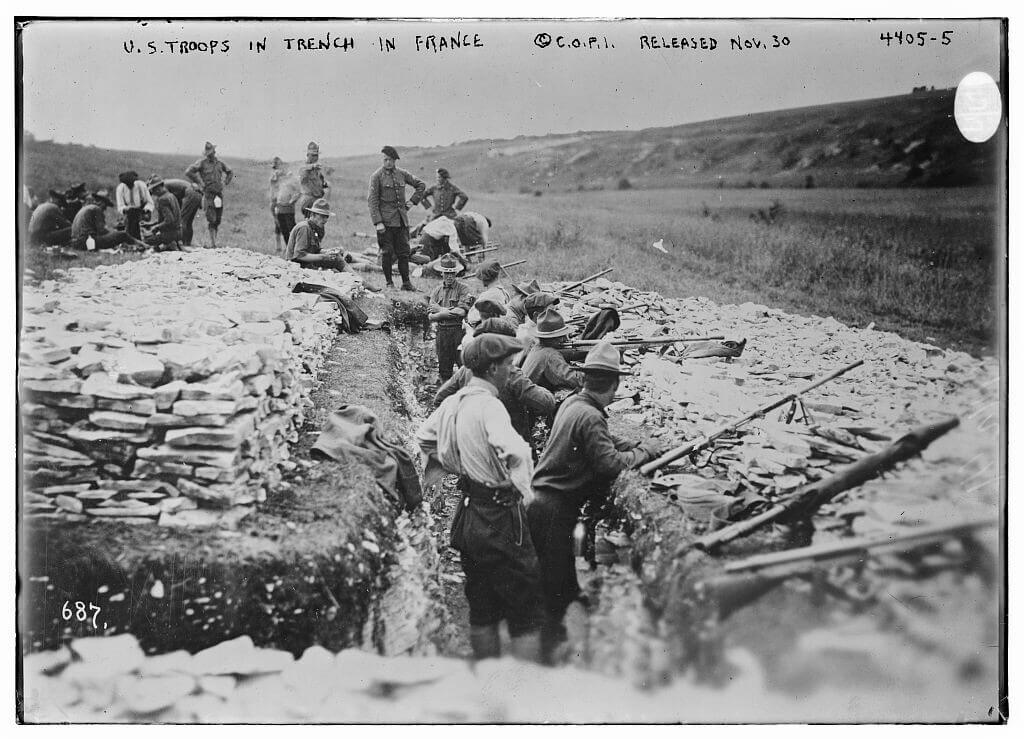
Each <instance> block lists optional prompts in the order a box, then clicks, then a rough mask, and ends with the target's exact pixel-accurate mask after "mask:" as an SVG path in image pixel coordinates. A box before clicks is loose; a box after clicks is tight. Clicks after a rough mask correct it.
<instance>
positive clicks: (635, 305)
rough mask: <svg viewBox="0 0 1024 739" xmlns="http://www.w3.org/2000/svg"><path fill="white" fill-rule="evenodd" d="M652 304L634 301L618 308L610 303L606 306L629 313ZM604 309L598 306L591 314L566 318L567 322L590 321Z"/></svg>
mask: <svg viewBox="0 0 1024 739" xmlns="http://www.w3.org/2000/svg"><path fill="white" fill-rule="evenodd" d="M650 305H651V304H650V303H633V304H632V305H626V306H623V307H622V308H616V307H615V306H614V305H609V306H606V307H608V308H611V309H612V310H615V311H618V312H619V313H629V312H630V311H635V310H636V309H637V308H649V307H650ZM602 310H604V309H603V308H598V309H597V310H596V311H594V312H593V313H591V314H589V315H585V316H573V317H572V318H568V319H566V321H565V322H566V323H584V322H586V321H589V320H590V319H591V318H593V317H594V316H596V315H597V314H598V313H599V312H600V311H602Z"/></svg>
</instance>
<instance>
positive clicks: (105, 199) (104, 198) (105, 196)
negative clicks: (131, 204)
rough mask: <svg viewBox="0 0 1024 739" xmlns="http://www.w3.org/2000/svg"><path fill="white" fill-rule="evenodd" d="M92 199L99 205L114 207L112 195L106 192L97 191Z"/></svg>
mask: <svg viewBox="0 0 1024 739" xmlns="http://www.w3.org/2000/svg"><path fill="white" fill-rule="evenodd" d="M92 199H93V200H94V201H95V202H97V203H103V205H105V206H107V207H108V208H113V207H114V201H113V200H111V199H110V194H109V193H108V192H107V191H106V190H97V191H96V192H94V193H93V194H92Z"/></svg>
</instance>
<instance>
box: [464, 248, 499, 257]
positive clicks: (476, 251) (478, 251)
mask: <svg viewBox="0 0 1024 739" xmlns="http://www.w3.org/2000/svg"><path fill="white" fill-rule="evenodd" d="M497 250H498V247H497V246H488V247H487V248H485V249H474V250H472V251H464V252H462V256H464V257H466V258H467V259H468V258H469V257H475V256H478V255H480V254H486V253H487V252H489V251H497Z"/></svg>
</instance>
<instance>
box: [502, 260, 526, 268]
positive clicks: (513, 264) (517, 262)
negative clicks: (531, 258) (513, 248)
mask: <svg viewBox="0 0 1024 739" xmlns="http://www.w3.org/2000/svg"><path fill="white" fill-rule="evenodd" d="M525 261H526V260H525V259H517V260H516V261H514V262H509V263H508V264H503V265H501V268H502V269H507V268H508V267H515V266H516V265H519V264H523V263H524V262H525Z"/></svg>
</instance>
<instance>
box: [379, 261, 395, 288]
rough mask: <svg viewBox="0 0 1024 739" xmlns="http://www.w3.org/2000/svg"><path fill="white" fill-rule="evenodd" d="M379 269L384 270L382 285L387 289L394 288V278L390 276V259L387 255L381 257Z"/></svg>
mask: <svg viewBox="0 0 1024 739" xmlns="http://www.w3.org/2000/svg"><path fill="white" fill-rule="evenodd" d="M380 268H381V269H382V270H384V284H385V285H387V286H388V287H394V286H395V283H394V278H393V277H392V276H391V257H390V256H389V255H387V254H382V255H381V258H380Z"/></svg>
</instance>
